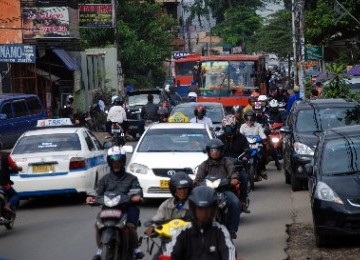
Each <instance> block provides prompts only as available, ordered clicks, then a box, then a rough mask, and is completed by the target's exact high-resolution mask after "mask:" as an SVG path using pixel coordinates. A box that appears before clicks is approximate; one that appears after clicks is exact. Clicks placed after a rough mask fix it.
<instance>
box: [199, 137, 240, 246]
mask: <svg viewBox="0 0 360 260" xmlns="http://www.w3.org/2000/svg"><path fill="white" fill-rule="evenodd" d="M206 152H207V154H208V159H207V160H205V161H204V162H202V163H201V164H200V165H199V168H198V171H197V174H196V177H195V180H194V185H195V186H197V185H199V184H201V183H202V182H203V181H204V179H205V178H206V176H208V175H209V176H216V177H220V178H223V179H225V178H227V179H230V185H231V186H232V187H236V185H238V184H239V174H238V172H237V171H236V170H235V165H234V162H233V161H232V160H230V159H229V158H225V157H224V143H223V142H222V141H221V140H220V139H211V140H210V141H209V142H208V143H207V145H206ZM224 195H225V197H226V199H227V201H228V209H229V211H228V214H227V219H226V223H225V225H226V227H227V228H228V230H229V232H230V235H231V238H233V239H236V237H237V235H236V233H237V231H238V228H239V222H240V213H241V207H240V201H239V198H238V197H237V196H236V195H235V193H234V192H232V191H231V187H229V190H228V191H224Z"/></svg>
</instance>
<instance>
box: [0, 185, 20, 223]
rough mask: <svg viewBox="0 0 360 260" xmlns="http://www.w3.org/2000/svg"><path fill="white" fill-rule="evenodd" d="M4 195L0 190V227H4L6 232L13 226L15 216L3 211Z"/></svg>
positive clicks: (12, 213)
mask: <svg viewBox="0 0 360 260" xmlns="http://www.w3.org/2000/svg"><path fill="white" fill-rule="evenodd" d="M5 204H6V195H5V192H4V191H3V190H2V189H1V188H0V226H5V228H6V229H7V230H10V229H12V228H13V226H14V222H15V218H16V214H15V213H14V212H11V211H8V210H6V209H5Z"/></svg>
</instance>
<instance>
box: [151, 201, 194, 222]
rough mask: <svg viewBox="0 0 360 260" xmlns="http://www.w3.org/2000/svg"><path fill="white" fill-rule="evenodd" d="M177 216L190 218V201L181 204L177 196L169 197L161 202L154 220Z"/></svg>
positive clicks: (171, 218)
mask: <svg viewBox="0 0 360 260" xmlns="http://www.w3.org/2000/svg"><path fill="white" fill-rule="evenodd" d="M176 218H181V219H184V220H188V219H190V210H189V201H186V202H184V203H183V204H180V203H179V202H178V201H177V199H175V198H168V199H167V200H165V201H164V202H163V203H161V205H160V207H159V209H158V211H157V213H156V214H155V216H153V217H152V218H151V220H152V221H161V220H163V221H168V220H173V219H176Z"/></svg>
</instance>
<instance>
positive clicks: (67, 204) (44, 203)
mask: <svg viewBox="0 0 360 260" xmlns="http://www.w3.org/2000/svg"><path fill="white" fill-rule="evenodd" d="M100 139H101V138H100ZM267 168H268V176H269V179H268V180H264V181H261V182H258V183H256V185H255V191H253V192H252V193H251V194H250V199H251V205H250V210H251V213H250V214H242V215H241V223H240V227H239V232H238V238H237V239H236V240H235V241H234V243H235V245H236V248H237V250H238V253H239V255H241V256H243V258H244V259H251V260H252V259H254V260H258V259H269V260H274V259H275V260H280V259H286V258H287V255H286V253H285V251H284V249H285V248H286V246H287V244H286V241H287V238H288V236H287V233H286V225H287V224H291V223H293V222H298V223H311V215H310V206H309V197H308V192H307V191H300V192H296V193H293V192H292V191H291V188H290V186H289V185H287V184H285V182H284V176H283V172H278V171H276V169H275V166H274V164H273V163H270V164H269V165H268V166H267ZM160 203H161V200H147V201H145V202H144V203H143V205H142V206H141V221H142V223H144V222H145V221H146V220H148V219H149V218H150V217H151V216H152V215H154V214H155V212H156V210H157V208H158V206H159V205H160ZM98 210H99V209H98V208H97V207H90V206H86V205H84V204H83V200H79V199H78V198H74V197H69V198H67V197H56V198H54V197H53V198H45V199H33V200H28V201H22V203H21V206H20V208H19V210H18V213H17V214H18V215H17V216H18V217H17V220H16V223H15V226H14V229H13V230H10V231H7V230H6V229H5V228H4V227H2V226H1V227H0V259H1V260H3V259H9V260H33V259H34V260H35V259H37V260H49V259H52V260H57V259H59V260H60V259H61V260H62V259H68V260H72V259H73V260H82V259H84V260H85V259H91V258H92V256H93V254H94V253H95V237H94V221H95V218H96V214H97V212H98ZM143 230H144V228H143V227H140V228H139V234H142V233H143ZM146 249H147V245H146V243H143V250H144V251H145V252H146ZM145 259H151V257H150V255H149V254H146V258H145Z"/></svg>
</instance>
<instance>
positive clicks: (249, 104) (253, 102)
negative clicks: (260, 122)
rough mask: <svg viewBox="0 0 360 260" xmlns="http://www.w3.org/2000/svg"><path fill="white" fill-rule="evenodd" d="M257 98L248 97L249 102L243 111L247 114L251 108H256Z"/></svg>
mask: <svg viewBox="0 0 360 260" xmlns="http://www.w3.org/2000/svg"><path fill="white" fill-rule="evenodd" d="M256 100H257V98H256V97H253V96H250V97H249V98H248V102H249V103H248V104H247V105H246V106H245V107H244V109H243V113H244V114H245V113H246V112H247V111H249V110H254V105H255V101H256Z"/></svg>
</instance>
